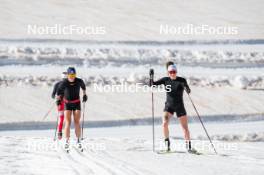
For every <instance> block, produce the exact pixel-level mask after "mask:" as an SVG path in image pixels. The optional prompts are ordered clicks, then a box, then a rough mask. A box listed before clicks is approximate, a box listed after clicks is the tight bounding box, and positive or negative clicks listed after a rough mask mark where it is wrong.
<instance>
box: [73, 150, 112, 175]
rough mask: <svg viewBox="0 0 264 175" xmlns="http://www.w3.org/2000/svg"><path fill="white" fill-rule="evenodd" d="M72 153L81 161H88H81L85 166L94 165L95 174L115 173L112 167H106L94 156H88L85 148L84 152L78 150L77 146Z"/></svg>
mask: <svg viewBox="0 0 264 175" xmlns="http://www.w3.org/2000/svg"><path fill="white" fill-rule="evenodd" d="M70 153H72V154H74V155H75V157H76V158H77V159H78V160H79V162H80V163H81V162H86V163H87V164H84V163H81V164H82V165H83V166H89V165H92V166H91V167H92V171H93V172H94V174H112V175H115V173H114V171H113V170H112V168H108V167H105V166H104V165H102V164H101V163H98V162H97V161H95V159H94V157H92V158H88V156H85V153H87V154H88V152H87V151H86V150H84V151H83V152H82V153H80V152H79V151H77V150H76V148H73V149H71V151H70Z"/></svg>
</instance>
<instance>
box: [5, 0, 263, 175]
mask: <svg viewBox="0 0 264 175" xmlns="http://www.w3.org/2000/svg"><path fill="white" fill-rule="evenodd" d="M263 9H264V1H263V0H243V1H241V0H214V1H212V0H203V1H195V0H188V1H182V0H163V1H155V0H141V1H133V0H111V1H109V0H97V1H89V0H74V1H70V0H68V1H67V0H44V1H34V0H19V1H10V0H1V2H0V26H1V27H0V175H13V174H14V175H47V174H49V175H58V174H63V175H89V174H96V175H108V174H111V175H123V174H128V175H132V174H133V175H148V174H149V175H155V174H157V175H161V174H162V175H172V174H173V175H174V174H179V175H194V174H195V175H223V174H224V175H250V174H253V175H263V174H264V128H263V124H264V122H263V119H264V111H263V109H264V103H263V101H264V94H263V93H264V91H263V89H264V51H263V50H264V20H263V17H264V11H263ZM187 25H189V26H190V25H193V26H194V27H201V26H203V25H204V26H207V27H211V28H214V29H215V28H217V27H220V28H221V27H224V28H229V29H230V28H232V29H235V30H236V31H237V33H236V32H235V33H232V32H231V33H232V34H230V33H229V34H224V35H223V34H218V35H216V34H209V33H206V32H205V34H184V33H175V28H177V27H186V26H187ZM29 26H31V27H32V26H35V27H37V28H38V29H39V31H38V33H36V34H33V33H29V31H28V27H29ZM58 26H62V27H69V26H75V27H80V28H82V29H84V28H88V29H89V30H90V31H92V34H91V33H90V34H87V35H86V34H78V33H76V32H75V33H72V34H70V35H68V34H66V35H62V34H58V33H57V34H52V33H50V31H49V30H47V28H46V27H48V28H53V29H54V28H56V27H58ZM161 26H163V27H164V26H168V27H169V28H170V33H169V34H165V33H166V32H165V33H164V32H163V33H161V32H160V29H161ZM45 28H46V29H45ZM43 29H44V30H45V31H49V32H48V33H45V31H44V32H43ZM185 29H186V28H185ZM55 30H56V29H55ZM58 30H59V29H58ZM102 30H103V32H102ZM168 60H173V61H175V62H176V63H177V66H178V73H179V76H183V77H185V78H186V79H187V81H188V83H189V84H190V87H191V89H192V93H191V97H192V99H193V101H194V103H195V105H196V107H197V109H198V111H199V113H200V114H201V116H202V119H203V121H204V122H205V126H206V127H207V129H208V132H209V134H210V135H211V138H212V140H213V143H214V145H215V147H216V150H217V152H218V155H215V154H214V152H213V150H212V148H211V146H210V143H209V142H208V139H207V137H206V135H205V133H204V131H203V130H202V127H201V124H200V123H199V121H198V118H197V116H196V113H195V111H194V109H193V107H192V105H191V103H190V100H189V99H188V96H186V94H185V96H184V100H185V106H186V110H187V113H188V116H189V121H190V125H189V127H190V131H191V138H192V140H193V141H192V145H193V147H195V148H196V149H197V150H198V151H199V152H201V153H202V155H192V154H188V153H186V151H185V145H184V140H183V139H182V130H181V128H180V126H179V124H178V123H177V120H175V119H173V120H172V121H171V125H170V129H171V130H170V136H171V139H172V150H173V151H175V150H176V151H177V152H176V153H169V154H157V153H154V152H153V151H152V134H151V131H152V128H151V122H152V118H151V93H150V92H148V93H146V92H143V91H142V90H139V91H138V92H137V93H127V92H123V93H120V92H108V91H107V92H98V91H95V89H94V84H97V85H105V86H109V85H119V84H121V83H123V82H125V83H128V84H129V85H135V84H136V83H142V85H146V84H147V83H148V81H149V79H148V74H149V69H150V68H151V67H152V68H154V69H155V79H158V78H160V77H163V76H166V70H165V66H164V64H165V62H166V61H168ZM68 66H75V67H76V68H77V74H78V76H79V77H81V78H83V79H84V81H85V83H86V85H87V87H88V90H87V91H88V96H89V99H88V102H87V104H86V108H85V109H86V110H85V125H84V126H85V129H84V136H85V140H83V144H84V147H85V150H84V152H83V153H80V152H79V151H77V150H76V149H75V148H74V145H75V142H76V141H75V137H74V136H72V137H71V146H72V147H71V150H70V153H66V152H65V151H64V150H63V149H62V145H63V143H64V140H62V141H60V142H54V141H53V136H54V126H55V121H56V117H57V112H56V109H55V108H53V109H52V110H51V113H50V114H49V115H48V116H47V118H45V119H44V120H43V116H44V115H45V114H46V112H47V111H48V110H49V109H50V107H51V106H52V105H54V100H53V99H51V91H52V86H53V85H54V83H55V82H57V81H58V80H60V79H61V78H60V74H61V73H62V71H65V70H66V68H67V67H68ZM154 99H155V102H154V106H155V124H156V128H155V134H156V136H155V139H156V140H155V148H156V151H157V150H162V149H164V144H163V139H162V138H163V136H162V128H161V126H160V124H161V116H162V114H163V107H164V102H165V93H154ZM107 126H111V127H107ZM71 134H72V135H73V134H74V131H73V130H72V131H71Z"/></svg>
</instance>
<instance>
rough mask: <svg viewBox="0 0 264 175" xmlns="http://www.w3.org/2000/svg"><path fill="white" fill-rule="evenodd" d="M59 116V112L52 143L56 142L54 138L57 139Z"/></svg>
mask: <svg viewBox="0 0 264 175" xmlns="http://www.w3.org/2000/svg"><path fill="white" fill-rule="evenodd" d="M59 115H60V112H59V111H58V116H57V121H56V128H55V133H54V138H53V140H54V141H56V137H57V130H58V122H59Z"/></svg>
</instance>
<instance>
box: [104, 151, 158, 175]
mask: <svg viewBox="0 0 264 175" xmlns="http://www.w3.org/2000/svg"><path fill="white" fill-rule="evenodd" d="M101 154H102V155H101V157H102V158H104V159H105V158H108V159H109V161H112V162H113V161H115V163H118V164H121V165H122V167H124V168H126V169H127V170H130V172H133V173H134V174H135V175H145V174H146V173H149V174H154V173H153V172H146V171H145V170H140V171H138V170H137V169H135V168H137V167H135V168H133V166H132V165H131V164H130V163H128V162H126V161H123V160H121V159H117V158H116V157H115V156H113V155H111V154H110V153H108V152H106V151H102V153H101Z"/></svg>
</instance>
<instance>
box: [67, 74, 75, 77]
mask: <svg viewBox="0 0 264 175" xmlns="http://www.w3.org/2000/svg"><path fill="white" fill-rule="evenodd" d="M75 77H76V74H68V78H75Z"/></svg>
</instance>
